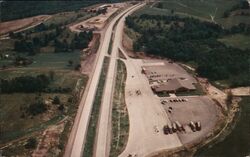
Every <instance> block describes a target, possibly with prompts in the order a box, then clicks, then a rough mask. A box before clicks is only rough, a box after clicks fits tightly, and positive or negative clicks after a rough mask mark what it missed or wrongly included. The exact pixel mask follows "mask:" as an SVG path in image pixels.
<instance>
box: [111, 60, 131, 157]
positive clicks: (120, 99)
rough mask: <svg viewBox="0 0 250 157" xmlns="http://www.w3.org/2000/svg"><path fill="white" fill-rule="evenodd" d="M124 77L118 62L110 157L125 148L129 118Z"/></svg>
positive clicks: (124, 70) (121, 65)
mask: <svg viewBox="0 0 250 157" xmlns="http://www.w3.org/2000/svg"><path fill="white" fill-rule="evenodd" d="M126 77H127V71H126V66H125V64H124V63H123V62H122V61H121V60H118V65H117V74H116V83H115V92H114V99H113V107H112V141H111V151H110V157H117V156H118V155H119V154H120V153H121V152H122V151H123V149H124V148H125V146H126V142H127V140H128V131H129V118H128V112H127V108H126V104H125V82H126Z"/></svg>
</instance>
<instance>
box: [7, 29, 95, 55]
mask: <svg viewBox="0 0 250 157" xmlns="http://www.w3.org/2000/svg"><path fill="white" fill-rule="evenodd" d="M51 28H52V29H51ZM35 32H38V33H41V32H42V33H41V34H38V35H36V36H31V35H29V34H22V33H16V34H14V33H10V37H11V38H13V39H15V43H14V50H15V51H16V52H18V53H28V55H35V54H36V53H39V52H40V48H42V47H46V46H48V45H53V47H54V48H55V52H70V51H73V50H75V49H84V48H87V47H88V43H89V42H90V41H91V39H92V37H93V32H92V31H84V32H80V33H79V34H74V38H70V32H66V28H65V27H61V26H53V27H50V26H49V27H48V26H45V25H44V24H40V25H38V26H37V27H36V28H35ZM64 34H67V35H64Z"/></svg>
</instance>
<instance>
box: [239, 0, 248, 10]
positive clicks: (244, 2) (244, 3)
mask: <svg viewBox="0 0 250 157" xmlns="http://www.w3.org/2000/svg"><path fill="white" fill-rule="evenodd" d="M240 8H241V9H249V3H248V1H247V0H242V1H241V3H240Z"/></svg>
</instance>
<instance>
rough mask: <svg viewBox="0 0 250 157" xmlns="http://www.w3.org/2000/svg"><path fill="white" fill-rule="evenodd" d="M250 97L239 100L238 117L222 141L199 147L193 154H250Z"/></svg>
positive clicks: (219, 155) (221, 156) (225, 155)
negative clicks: (204, 147) (208, 146)
mask: <svg viewBox="0 0 250 157" xmlns="http://www.w3.org/2000/svg"><path fill="white" fill-rule="evenodd" d="M249 104H250V97H243V100H242V101H241V102H240V107H241V111H240V119H239V122H238V123H237V124H236V126H235V128H234V130H233V131H232V132H231V134H229V135H228V136H227V137H226V138H225V139H224V140H223V141H222V142H220V143H218V144H215V145H214V146H212V147H211V148H206V149H201V150H200V151H198V152H197V153H196V155H195V156H197V157H201V156H213V157H217V156H218V157H236V156H237V157H238V156H247V155H249V154H250V143H249V141H250V134H249V132H250V125H249V124H250V106H249Z"/></svg>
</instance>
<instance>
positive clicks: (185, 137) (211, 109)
mask: <svg viewBox="0 0 250 157" xmlns="http://www.w3.org/2000/svg"><path fill="white" fill-rule="evenodd" d="M177 99H179V100H185V101H177V102H174V101H173V100H177ZM162 100H165V101H167V103H164V104H162V106H163V107H164V109H165V111H166V113H167V114H168V117H169V119H170V120H171V121H172V122H175V121H178V122H180V124H182V125H183V126H184V128H185V130H186V132H185V133H184V132H178V136H179V138H180V140H181V142H182V143H183V144H187V143H190V142H193V141H195V140H199V139H202V138H204V137H206V135H208V134H209V132H211V131H212V130H213V128H214V127H215V125H216V123H217V121H218V119H219V117H218V115H219V114H220V109H219V108H218V106H217V105H216V104H215V102H214V101H213V100H212V99H211V98H209V97H207V96H194V97H191V96H190V97H177V98H169V97H168V98H161V99H160V102H161V101H162ZM170 101H172V102H170ZM169 108H172V110H170V112H171V113H170V112H169ZM191 121H193V122H198V121H199V122H200V123H201V126H202V129H201V131H196V132H193V131H192V130H191V129H190V127H189V123H190V122H191ZM166 136H167V135H166Z"/></svg>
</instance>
